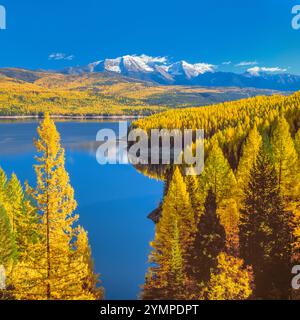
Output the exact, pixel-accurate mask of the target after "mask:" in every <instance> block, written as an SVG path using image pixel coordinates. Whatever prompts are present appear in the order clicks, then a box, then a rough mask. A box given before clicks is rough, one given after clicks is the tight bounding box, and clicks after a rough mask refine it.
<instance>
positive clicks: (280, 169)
mask: <svg viewBox="0 0 300 320" xmlns="http://www.w3.org/2000/svg"><path fill="white" fill-rule="evenodd" d="M271 145H272V154H273V158H274V164H275V169H276V172H277V176H278V183H279V189H280V193H281V195H282V196H283V198H284V200H287V199H288V198H289V199H291V197H292V198H293V197H294V196H295V193H296V192H297V190H298V185H299V174H298V170H299V169H298V168H299V164H298V155H297V152H296V150H295V145H294V142H293V139H292V137H291V134H290V127H289V124H288V122H287V121H286V119H285V118H284V117H283V116H281V117H278V118H277V119H276V122H275V128H274V131H273V134H272V138H271Z"/></svg>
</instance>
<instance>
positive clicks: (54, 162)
mask: <svg viewBox="0 0 300 320" xmlns="http://www.w3.org/2000/svg"><path fill="white" fill-rule="evenodd" d="M38 135H39V138H38V139H37V140H36V141H35V146H36V149H37V152H38V156H37V158H36V159H37V164H36V165H35V172H36V176H37V182H36V187H35V188H32V187H30V186H29V185H28V184H26V187H25V190H24V188H23V187H22V185H21V183H20V181H19V180H18V179H17V177H16V175H15V174H12V176H11V178H10V179H9V180H8V178H7V176H6V174H5V173H4V171H3V170H2V169H0V266H2V267H4V269H5V276H6V281H5V282H6V286H5V289H4V290H0V299H26V300H75V299H76V300H78V299H80V300H81V299H82V300H94V299H102V297H103V291H102V288H101V287H99V286H98V282H99V280H98V276H97V275H95V274H94V270H93V262H92V257H91V249H90V246H89V242H88V236H87V233H86V231H85V230H84V229H83V228H82V227H81V226H80V225H78V215H76V214H74V211H75V209H76V206H77V204H76V201H75V200H74V190H73V188H72V186H71V185H70V181H69V176H68V173H67V172H66V170H65V156H64V150H63V148H62V147H61V145H60V136H59V134H58V132H57V130H56V128H55V124H54V122H53V121H52V120H51V119H50V117H49V116H48V115H46V117H45V119H44V121H43V122H42V123H41V125H40V127H39V128H38ZM2 273H3V270H2ZM3 276H4V275H3V274H1V277H3ZM2 281H3V279H2ZM1 289H3V288H1Z"/></svg>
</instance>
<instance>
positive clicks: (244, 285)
mask: <svg viewBox="0 0 300 320" xmlns="http://www.w3.org/2000/svg"><path fill="white" fill-rule="evenodd" d="M217 260H218V265H217V267H216V269H215V271H214V272H213V273H212V274H211V278H210V281H209V283H208V285H207V289H206V290H205V292H204V297H205V298H206V299H208V300H245V299H248V298H249V297H250V296H251V294H252V288H251V272H250V270H248V269H244V267H243V263H244V262H243V260H241V259H238V258H235V257H232V256H229V255H227V254H226V253H224V252H222V253H220V254H219V256H218V258H217Z"/></svg>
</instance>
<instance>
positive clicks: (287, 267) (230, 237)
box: [134, 93, 300, 299]
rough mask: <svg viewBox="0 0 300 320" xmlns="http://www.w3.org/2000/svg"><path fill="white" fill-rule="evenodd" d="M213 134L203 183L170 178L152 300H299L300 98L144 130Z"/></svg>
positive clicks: (158, 122) (251, 102) (176, 172)
mask: <svg viewBox="0 0 300 320" xmlns="http://www.w3.org/2000/svg"><path fill="white" fill-rule="evenodd" d="M134 125H135V126H139V127H141V128H143V129H145V130H150V129H151V128H169V129H173V128H181V129H183V128H193V129H196V128H200V129H201V128H204V129H205V134H206V139H205V166H204V171H203V172H202V174H201V175H200V176H190V177H189V176H184V175H183V173H184V172H185V171H183V168H181V167H176V168H175V169H174V167H172V166H171V167H168V168H167V169H166V170H165V179H166V191H165V195H164V199H163V202H162V205H161V207H160V210H159V213H160V215H159V221H158V223H157V225H156V234H155V239H154V240H153V242H152V243H151V247H152V253H151V255H150V262H151V266H150V267H149V271H148V273H147V276H146V281H145V284H144V286H143V291H142V297H143V298H144V299H250V298H251V299H297V294H296V292H295V291H293V290H292V288H291V270H292V266H293V265H295V264H299V248H300V237H299V235H300V232H299V228H300V221H299V218H300V189H299V188H300V176H299V175H300V171H299V169H300V147H299V146H300V130H299V127H300V94H299V93H296V94H294V95H292V96H290V97H286V98H283V97H279V96H273V97H269V98H268V97H257V98H252V99H247V100H241V101H238V102H231V103H225V104H222V105H216V106H211V107H205V108H201V109H186V110H172V111H167V112H165V113H163V114H161V115H154V116H151V117H149V118H146V119H143V120H139V121H137V122H136V123H135V124H134Z"/></svg>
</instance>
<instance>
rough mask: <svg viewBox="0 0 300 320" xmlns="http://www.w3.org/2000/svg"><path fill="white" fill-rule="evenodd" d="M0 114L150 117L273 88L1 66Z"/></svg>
mask: <svg viewBox="0 0 300 320" xmlns="http://www.w3.org/2000/svg"><path fill="white" fill-rule="evenodd" d="M0 93H1V95H0V116H1V115H2V116H13V115H27V116H28V115H39V114H42V113H44V112H51V114H52V115H82V116H93V115H130V116H138V115H143V116H145V115H151V114H153V113H157V112H161V111H164V110H167V109H168V108H174V107H188V106H199V105H208V104H212V103H217V102H222V101H228V100H236V99H240V98H243V97H249V96H256V95H262V94H266V95H269V94H273V93H280V92H275V91H272V90H259V89H250V88H249V89H239V88H218V89H214V88H201V87H185V86H160V85H158V84H155V83H151V82H146V81H142V80H136V79H131V78H129V77H124V76H120V75H116V74H112V73H89V74H81V75H64V74H61V73H54V72H52V73H51V72H44V71H29V70H22V69H0Z"/></svg>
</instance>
